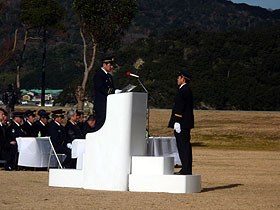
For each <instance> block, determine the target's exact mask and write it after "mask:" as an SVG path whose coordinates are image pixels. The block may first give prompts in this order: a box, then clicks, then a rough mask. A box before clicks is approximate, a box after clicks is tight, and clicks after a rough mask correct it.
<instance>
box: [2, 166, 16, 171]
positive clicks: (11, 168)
mask: <svg viewBox="0 0 280 210" xmlns="http://www.w3.org/2000/svg"><path fill="white" fill-rule="evenodd" d="M5 170H6V171H16V169H15V168H14V167H12V166H6V167H5Z"/></svg>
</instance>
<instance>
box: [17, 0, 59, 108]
mask: <svg viewBox="0 0 280 210" xmlns="http://www.w3.org/2000/svg"><path fill="white" fill-rule="evenodd" d="M20 8H21V10H22V16H21V17H20V20H21V22H22V23H23V24H24V25H25V26H26V27H27V29H28V30H30V29H35V30H36V31H37V32H38V33H39V34H41V33H42V34H41V35H42V37H43V60H42V94H41V105H42V106H44V105H45V68H46V49H47V31H49V30H51V29H62V27H63V26H62V23H61V21H62V20H63V18H64V11H63V9H62V7H61V6H60V5H59V3H58V2H57V1H55V0H22V1H21V4H20Z"/></svg>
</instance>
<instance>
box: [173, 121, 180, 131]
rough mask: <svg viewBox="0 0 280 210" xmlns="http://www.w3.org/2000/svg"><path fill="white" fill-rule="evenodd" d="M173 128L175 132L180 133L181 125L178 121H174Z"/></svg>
mask: <svg viewBox="0 0 280 210" xmlns="http://www.w3.org/2000/svg"><path fill="white" fill-rule="evenodd" d="M174 130H175V131H176V132H177V133H181V125H180V123H178V122H175V123H174Z"/></svg>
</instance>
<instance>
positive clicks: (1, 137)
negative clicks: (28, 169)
mask: <svg viewBox="0 0 280 210" xmlns="http://www.w3.org/2000/svg"><path fill="white" fill-rule="evenodd" d="M4 113H5V110H4V109H2V108H0V160H4V159H5V157H4V148H5V144H6V130H7V127H6V125H5V124H4V123H3V121H4Z"/></svg>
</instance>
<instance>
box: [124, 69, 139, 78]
mask: <svg viewBox="0 0 280 210" xmlns="http://www.w3.org/2000/svg"><path fill="white" fill-rule="evenodd" d="M126 75H127V76H130V77H136V78H139V76H138V75H136V74H132V73H130V72H129V71H128V72H126Z"/></svg>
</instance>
